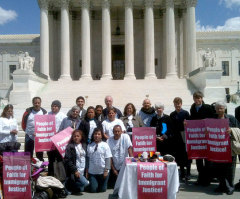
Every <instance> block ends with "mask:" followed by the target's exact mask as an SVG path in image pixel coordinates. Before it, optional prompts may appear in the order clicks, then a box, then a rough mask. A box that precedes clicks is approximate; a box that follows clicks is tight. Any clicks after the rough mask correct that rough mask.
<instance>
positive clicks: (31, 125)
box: [22, 97, 47, 161]
mask: <svg viewBox="0 0 240 199" xmlns="http://www.w3.org/2000/svg"><path fill="white" fill-rule="evenodd" d="M41 103H42V99H41V98H40V97H34V98H33V99H32V104H33V106H32V107H30V108H28V109H26V111H25V112H24V114H23V117H22V129H23V130H24V131H25V133H26V135H25V145H24V151H25V152H30V153H31V157H33V150H34V139H35V121H34V116H35V115H45V114H47V111H46V110H45V109H44V108H42V107H41ZM36 156H37V158H38V159H39V160H41V161H43V152H36Z"/></svg>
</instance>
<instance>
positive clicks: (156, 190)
mask: <svg viewBox="0 0 240 199" xmlns="http://www.w3.org/2000/svg"><path fill="white" fill-rule="evenodd" d="M167 186H168V183H167V164H164V163H162V162H157V163H144V162H142V163H137V188H138V197H137V198H138V199H146V198H151V199H159V198H162V199H167V192H168V189H167Z"/></svg>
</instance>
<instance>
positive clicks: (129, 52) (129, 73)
mask: <svg viewBox="0 0 240 199" xmlns="http://www.w3.org/2000/svg"><path fill="white" fill-rule="evenodd" d="M133 31H134V28H133V10H132V0H125V77H124V79H136V77H135V74H134V36H133V34H134V33H133Z"/></svg>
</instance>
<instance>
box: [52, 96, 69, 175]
mask: <svg viewBox="0 0 240 199" xmlns="http://www.w3.org/2000/svg"><path fill="white" fill-rule="evenodd" d="M60 109H61V102H60V101H59V100H54V101H53V102H52V104H51V112H49V113H48V115H55V125H56V132H59V131H58V130H59V127H60V125H61V123H62V121H63V119H64V118H66V117H67V116H66V114H64V113H63V112H60ZM47 155H48V161H49V165H48V175H50V176H54V166H53V164H54V162H55V161H57V162H61V161H62V156H61V155H60V153H59V152H58V150H57V149H56V148H55V150H52V151H48V152H47Z"/></svg>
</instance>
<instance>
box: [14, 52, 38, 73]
mask: <svg viewBox="0 0 240 199" xmlns="http://www.w3.org/2000/svg"><path fill="white" fill-rule="evenodd" d="M34 61H35V57H30V56H29V53H28V52H25V54H24V56H19V67H18V69H22V70H31V71H32V70H33V66H34Z"/></svg>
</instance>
